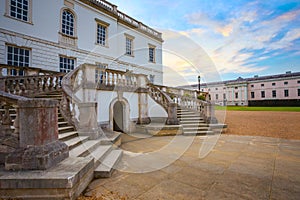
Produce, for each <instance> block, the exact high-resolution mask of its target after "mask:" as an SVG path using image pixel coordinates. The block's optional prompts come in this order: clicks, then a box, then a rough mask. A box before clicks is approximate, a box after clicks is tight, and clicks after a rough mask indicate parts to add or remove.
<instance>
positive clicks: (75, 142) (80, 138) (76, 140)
mask: <svg viewBox="0 0 300 200" xmlns="http://www.w3.org/2000/svg"><path fill="white" fill-rule="evenodd" d="M88 139H89V137H88V136H78V137H74V138H72V139H69V140H67V141H65V143H66V145H68V147H69V150H71V149H73V148H75V147H77V146H78V145H80V144H83V143H84V142H85V141H87V140H88Z"/></svg>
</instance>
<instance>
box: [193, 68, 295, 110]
mask: <svg viewBox="0 0 300 200" xmlns="http://www.w3.org/2000/svg"><path fill="white" fill-rule="evenodd" d="M192 88H193V89H197V88H198V85H197V84H195V85H192ZM201 91H203V92H208V93H209V94H210V98H211V100H212V101H213V102H215V103H217V104H219V105H230V106H232V105H236V106H300V72H296V73H292V72H290V71H289V72H286V73H285V74H277V75H271V76H261V77H259V76H257V75H256V76H254V77H253V78H241V77H239V78H238V79H236V80H228V81H221V82H212V83H207V84H201Z"/></svg>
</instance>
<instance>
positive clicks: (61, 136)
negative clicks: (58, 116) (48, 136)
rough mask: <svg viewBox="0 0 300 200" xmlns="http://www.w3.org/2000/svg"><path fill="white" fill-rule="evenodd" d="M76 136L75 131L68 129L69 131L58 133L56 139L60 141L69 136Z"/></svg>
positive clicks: (67, 138) (65, 139) (69, 137)
mask: <svg viewBox="0 0 300 200" xmlns="http://www.w3.org/2000/svg"><path fill="white" fill-rule="evenodd" d="M76 136H78V133H77V131H70V132H65V133H60V134H58V139H59V140H61V141H67V140H69V139H71V138H74V137H76Z"/></svg>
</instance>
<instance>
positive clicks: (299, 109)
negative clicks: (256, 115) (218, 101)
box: [215, 106, 300, 112]
mask: <svg viewBox="0 0 300 200" xmlns="http://www.w3.org/2000/svg"><path fill="white" fill-rule="evenodd" d="M215 109H216V110H225V109H226V110H233V111H290V112H300V107H247V106H216V107H215Z"/></svg>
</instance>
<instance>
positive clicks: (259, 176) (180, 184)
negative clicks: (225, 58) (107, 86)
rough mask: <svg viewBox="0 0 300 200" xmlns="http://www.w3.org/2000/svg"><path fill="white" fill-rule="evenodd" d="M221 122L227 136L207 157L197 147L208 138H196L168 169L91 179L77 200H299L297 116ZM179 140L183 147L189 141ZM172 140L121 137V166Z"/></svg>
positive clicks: (251, 114) (246, 114)
mask: <svg viewBox="0 0 300 200" xmlns="http://www.w3.org/2000/svg"><path fill="white" fill-rule="evenodd" d="M225 122H226V123H227V124H228V129H227V132H226V133H225V134H223V135H221V136H220V138H218V140H217V143H216V144H215V145H214V147H213V149H212V150H211V151H210V153H209V154H208V155H207V156H206V157H204V158H202V159H200V158H199V149H200V147H201V146H202V145H203V144H205V143H207V141H206V140H207V139H208V138H209V137H211V136H209V137H207V136H197V137H195V138H194V140H193V142H192V143H191V145H190V146H189V148H188V149H186V151H185V152H184V154H183V155H182V156H181V157H180V158H178V159H176V161H175V162H173V163H172V164H170V165H169V166H167V167H164V168H161V169H159V170H156V171H153V172H148V173H128V172H122V171H117V172H115V173H114V174H113V176H112V178H110V179H98V180H94V181H93V182H92V183H91V184H90V185H89V187H88V188H87V190H86V191H85V192H84V196H82V197H80V198H79V199H80V200H113V199H119V200H131V199H133V200H135V199H137V200H173V199H174V200H193V199H195V200H201V199H206V200H210V199H211V200H215V199H228V200H229V199H230V200H231V199H249V200H257V199H262V200H264V199H272V200H286V199H289V200H292V199H295V200H296V199H299V196H300V171H299V169H300V131H299V130H300V123H299V122H300V112H269V111H227V113H226V121H225ZM178 138H179V140H182V144H184V143H185V141H186V140H187V139H186V138H187V136H179V137H178ZM173 139H174V137H172V136H168V137H152V138H143V139H141V138H135V137H131V136H128V135H123V141H124V143H123V144H122V146H121V148H122V149H123V150H124V152H125V153H124V155H123V158H122V160H121V162H120V164H119V168H120V169H122V166H124V165H126V164H127V162H128V160H130V159H131V158H132V157H134V156H133V155H134V153H137V155H139V154H141V153H145V152H147V153H149V152H155V151H158V150H160V149H162V148H164V147H165V146H167V145H168V144H170V143H171V141H173ZM181 146H183V145H181V143H178V145H174V146H173V147H172V148H173V149H169V150H167V151H165V152H164V153H163V155H164V156H165V157H162V159H164V158H166V157H172V156H173V155H174V154H176V152H177V151H180V148H181ZM157 162H160V160H157ZM146 163H147V161H146ZM136 164H137V165H141V166H142V165H143V164H144V163H138V162H137V163H136ZM145 166H146V165H145Z"/></svg>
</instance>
